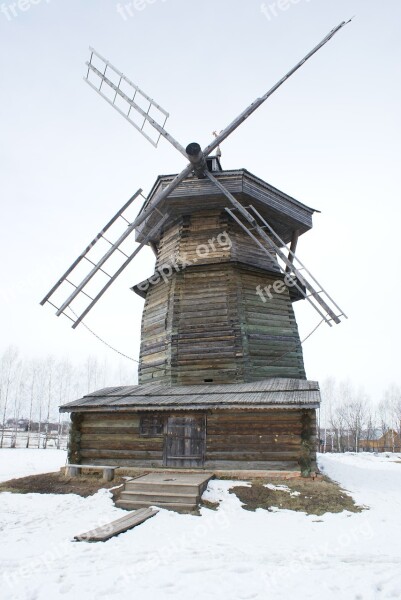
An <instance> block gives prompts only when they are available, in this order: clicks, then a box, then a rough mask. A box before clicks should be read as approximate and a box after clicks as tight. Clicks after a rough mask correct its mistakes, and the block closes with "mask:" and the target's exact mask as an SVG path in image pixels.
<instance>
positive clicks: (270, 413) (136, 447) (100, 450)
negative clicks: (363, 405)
mask: <svg viewBox="0 0 401 600" xmlns="http://www.w3.org/2000/svg"><path fill="white" fill-rule="evenodd" d="M319 401H320V393H319V387H318V384H317V383H316V382H311V381H306V380H301V379H279V378H277V379H275V378H272V379H268V380H262V381H257V382H250V383H242V384H231V385H230V384H226V385H213V384H209V385H195V386H176V387H172V386H163V385H161V384H142V385H138V386H130V387H128V386H127V387H122V388H111V389H110V388H109V389H106V390H99V391H98V392H93V393H92V394H89V395H88V396H85V397H84V398H82V399H81V400H77V401H75V402H73V403H70V404H69V405H66V406H65V407H62V409H61V410H63V411H68V412H71V413H72V414H71V420H72V427H71V434H70V442H71V443H70V451H69V457H68V459H69V462H71V463H72V462H73V463H74V464H84V465H88V464H92V465H106V466H107V465H111V466H118V467H120V470H121V472H126V473H127V474H131V473H132V474H135V473H143V472H144V471H146V472H155V473H157V472H163V473H166V472H174V471H177V470H179V471H184V470H185V472H186V473H190V472H191V471H192V472H198V473H199V472H200V471H207V472H210V473H213V474H216V475H217V474H222V473H224V474H225V476H227V475H229V474H230V475H231V474H233V475H234V474H235V476H238V477H251V476H253V474H254V473H260V474H262V473H263V475H266V476H270V477H273V476H276V475H277V473H282V474H283V475H282V476H283V477H287V478H288V477H290V476H296V475H299V474H302V475H303V476H308V475H309V474H311V473H313V472H314V471H315V470H316V408H317V407H318V406H319Z"/></svg>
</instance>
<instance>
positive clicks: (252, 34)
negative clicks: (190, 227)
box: [0, 0, 401, 398]
mask: <svg viewBox="0 0 401 600" xmlns="http://www.w3.org/2000/svg"><path fill="white" fill-rule="evenodd" d="M125 4H126V6H127V8H124V5H125ZM264 6H265V8H264V9H263V10H264V12H262V4H261V2H260V0H203V1H202V2H200V1H198V2H195V1H192V0H153V1H151V0H144V1H143V2H141V1H139V0H136V2H132V1H131V2H126V3H124V2H123V3H122V4H121V5H119V4H118V3H117V4H116V3H115V2H114V1H112V0H96V1H95V0H89V1H85V2H82V1H78V0H68V2H67V1H66V0H36V1H35V3H33V2H31V1H30V0H20V2H19V3H17V2H15V3H12V2H8V1H6V2H4V3H0V8H1V12H0V44H1V52H0V68H1V98H0V101H1V112H0V119H1V222H0V244H1V257H2V263H1V264H2V270H1V274H2V278H1V279H2V283H1V289H0V335H1V338H0V339H1V347H0V350H3V349H4V348H5V347H7V346H8V345H9V344H10V343H13V344H16V345H17V346H19V347H20V348H21V350H22V351H23V352H24V353H25V354H26V355H27V356H34V355H39V356H44V355H46V354H49V353H50V354H54V355H56V356H59V357H62V356H65V355H66V356H69V357H71V358H72V359H73V360H79V359H80V358H83V357H85V356H87V355H88V354H91V355H95V356H99V357H100V358H103V357H104V356H105V354H107V353H108V352H109V351H108V350H106V349H105V348H104V347H103V346H102V345H101V344H100V342H99V341H98V340H96V338H94V337H93V336H91V335H90V334H89V333H88V332H87V331H86V330H85V329H84V328H83V327H82V326H79V327H78V328H77V329H76V330H75V331H74V330H72V329H71V327H70V325H71V324H70V323H69V321H68V320H67V319H65V318H63V317H60V318H56V317H55V316H54V314H53V312H52V309H51V308H50V307H47V308H42V307H40V306H39V301H40V300H41V298H42V297H43V296H44V294H45V293H46V292H47V291H48V289H49V288H50V287H51V286H52V285H53V283H54V282H55V281H56V280H57V278H58V277H59V276H60V275H61V274H62V273H63V272H64V270H65V269H66V268H67V266H68V265H69V264H70V263H71V262H72V261H73V260H74V258H75V257H76V255H77V254H78V253H79V252H80V251H81V250H82V249H83V248H84V247H85V246H86V244H87V243H88V242H89V241H90V240H91V239H92V237H93V236H94V235H95V234H96V233H97V232H98V231H99V230H100V229H101V228H102V227H103V225H104V224H105V223H106V221H108V219H109V218H110V217H111V216H112V215H113V214H114V213H115V212H116V211H117V210H118V209H119V208H120V206H122V205H123V204H124V203H125V202H126V200H127V199H128V198H129V197H130V196H131V195H132V194H133V192H134V191H135V190H136V189H138V188H139V187H142V188H143V190H144V191H145V193H147V192H148V191H149V189H150V187H151V186H152V184H153V182H154V180H155V178H156V177H157V175H158V174H166V173H175V172H179V171H181V170H182V168H183V167H184V166H185V160H184V159H183V157H182V156H181V155H180V154H179V153H178V152H177V151H176V150H175V149H174V148H172V147H171V146H170V145H169V144H168V143H167V142H165V141H164V140H162V141H161V143H160V145H159V147H158V149H157V150H156V149H154V148H153V147H152V146H151V145H150V144H149V143H148V142H147V141H146V140H145V139H144V138H142V136H140V134H139V133H137V132H136V131H135V129H134V128H133V127H131V126H130V125H129V124H128V123H127V122H126V121H125V120H124V119H123V118H122V117H121V116H120V115H118V114H117V113H116V112H115V111H114V110H113V109H112V108H111V107H110V106H109V105H108V104H107V103H106V102H104V101H103V100H102V99H101V98H100V97H99V96H98V95H97V94H95V93H94V92H93V91H92V90H91V89H90V88H89V86H87V85H85V84H84V82H83V80H82V76H83V75H84V74H85V67H84V62H85V61H86V60H87V59H88V57H89V52H88V46H89V45H91V46H93V47H95V48H96V49H97V50H98V51H99V52H100V53H101V54H103V55H104V56H105V57H107V58H108V60H110V61H111V62H112V63H114V64H115V65H116V66H117V67H118V68H119V69H120V70H122V71H123V72H124V73H125V74H126V75H127V76H128V77H130V78H131V79H133V80H134V81H135V82H136V83H137V84H138V85H140V86H141V87H142V88H143V89H144V90H145V91H146V92H147V93H148V94H149V95H151V96H152V97H153V98H155V99H156V101H157V102H159V103H160V104H161V105H162V106H163V107H165V108H166V109H167V110H168V111H169V112H170V114H171V117H170V119H169V120H168V122H167V129H168V131H169V132H170V133H171V134H172V135H173V136H175V137H176V138H177V139H178V140H179V141H180V142H181V143H182V144H183V145H186V144H187V143H189V142H191V141H198V142H199V143H201V145H202V146H205V145H206V144H207V143H208V142H209V141H210V140H211V137H212V131H213V130H214V129H223V128H224V127H225V126H226V125H227V124H228V123H229V122H230V121H231V120H232V119H233V118H234V117H235V116H236V115H237V114H238V113H240V112H241V111H242V110H243V109H244V108H245V107H246V106H247V105H248V104H249V103H250V102H251V101H253V100H254V99H255V98H256V97H258V96H259V95H261V94H263V93H264V92H265V91H266V90H267V89H269V88H270V87H271V86H272V85H273V84H274V83H275V82H276V80H278V79H279V78H280V77H281V76H282V75H283V74H284V73H285V72H287V71H288V70H289V68H291V67H292V66H293V65H294V64H295V63H296V62H297V61H298V60H299V59H300V58H302V57H303V56H304V55H305V54H306V53H307V52H308V51H309V50H310V49H311V48H312V47H313V46H314V45H316V44H317V43H318V42H319V41H320V40H321V39H322V38H323V37H324V36H325V35H326V34H327V33H328V31H329V30H331V29H332V28H333V27H334V26H336V25H337V24H338V23H339V22H341V21H342V20H346V19H348V18H350V17H352V16H353V15H356V18H355V20H354V21H353V22H352V23H351V24H350V25H348V26H347V27H346V28H345V29H343V30H342V31H341V32H340V33H339V34H338V35H337V36H336V37H335V38H334V39H333V40H332V41H331V42H330V43H329V44H328V45H327V46H326V47H325V48H324V49H323V50H322V51H320V52H319V54H318V55H316V56H315V57H314V58H313V59H312V60H311V61H310V62H309V63H307V65H306V66H304V67H303V68H302V69H301V70H300V71H299V72H298V73H297V74H296V75H295V76H294V77H293V78H292V79H291V80H290V81H289V82H288V83H287V84H286V85H285V86H284V87H282V88H281V89H280V90H279V91H278V92H277V93H276V94H275V95H274V96H273V97H272V98H271V99H270V100H269V101H268V102H267V103H266V104H264V105H263V106H262V108H260V109H259V110H258V111H257V113H255V115H253V116H252V117H251V118H250V119H249V120H248V121H247V122H246V123H245V124H244V125H243V126H241V128H240V129H239V130H238V131H237V132H235V133H234V134H233V135H232V136H230V138H229V139H228V140H227V141H226V142H225V143H224V144H223V146H222V151H223V157H222V162H223V168H225V169H237V168H246V169H248V170H249V171H251V172H252V173H254V174H255V175H257V176H259V177H261V178H262V179H264V180H266V181H268V182H269V183H271V184H272V185H274V186H276V187H278V188H279V189H282V190H283V191H284V192H287V193H288V194H290V195H292V196H294V197H295V198H297V199H298V200H300V201H302V202H304V203H305V204H307V205H309V206H312V207H314V208H316V209H318V210H320V211H321V214H316V215H315V216H314V229H313V230H312V231H311V232H309V233H308V234H306V235H304V236H303V237H302V238H301V240H300V243H299V247H298V252H299V255H300V257H301V258H302V259H303V261H304V262H305V263H306V264H307V266H308V267H309V268H310V270H311V271H312V272H313V273H314V275H316V276H317V277H318V279H320V280H321V281H322V283H323V284H324V286H325V287H326V288H327V289H328V291H329V292H330V294H331V295H332V296H333V297H334V298H335V300H336V301H337V302H338V303H339V304H340V305H341V306H342V308H343V309H344V310H345V311H346V312H347V314H348V316H349V320H348V321H346V322H344V323H342V324H341V325H339V326H335V327H333V328H331V329H330V328H329V327H328V326H326V325H322V326H321V327H320V328H319V330H318V331H317V332H316V333H315V334H314V336H312V337H311V338H310V339H309V340H308V341H307V342H306V343H305V346H304V354H305V362H306V369H307V375H308V377H309V379H318V380H323V379H324V378H325V377H327V376H328V375H333V376H336V377H338V378H347V377H349V378H351V379H352V380H353V381H354V382H355V384H356V385H364V386H365V388H366V390H367V391H368V393H370V395H371V396H372V397H373V398H380V395H381V393H382V390H383V389H384V388H385V387H386V386H387V385H388V384H389V383H391V382H396V383H401V376H400V364H399V363H400V351H399V339H401V325H400V319H399V316H398V307H399V302H400V297H401V285H400V280H399V272H400V268H399V262H398V261H399V258H400V249H399V248H400V243H399V238H400V233H399V228H400V225H399V220H400V191H399V189H400V186H399V177H400V106H401V85H400V62H401V35H400V24H401V3H400V2H399V0H385V1H384V2H380V3H379V2H374V1H373V0H325V1H324V2H323V1H322V0H298V1H296V0H292V1H291V0H288V2H285V1H284V0H281V2H280V1H277V2H274V1H273V0H267V2H266V3H265V5H264ZM121 7H122V8H121ZM152 257H153V255H152V252H151V251H150V250H148V249H145V250H144V251H143V252H142V253H141V254H140V255H139V258H138V260H137V261H136V262H134V263H133V264H132V265H131V267H130V268H129V269H127V271H126V272H125V273H124V274H123V276H121V278H120V279H119V280H118V281H117V282H116V283H115V284H114V286H113V287H112V288H111V289H110V291H109V293H108V294H107V295H106V296H105V297H104V299H103V300H102V301H101V302H100V303H99V305H98V306H97V307H96V308H95V309H94V310H93V312H92V313H91V314H90V316H89V317H88V318H87V321H86V322H87V324H88V325H89V326H90V327H92V328H93V329H94V330H95V331H96V333H97V334H98V335H100V336H101V337H103V338H105V339H106V340H107V341H108V342H109V343H110V344H112V345H113V346H116V347H117V348H118V349H119V350H121V351H122V352H124V353H126V354H128V355H130V356H133V357H135V358H138V353H139V340H140V320H141V312H142V307H143V301H142V300H141V299H140V298H138V297H137V296H136V295H135V294H134V293H133V292H131V291H130V290H129V287H130V286H131V285H133V284H134V283H137V282H139V281H141V280H143V279H144V278H145V277H147V276H149V275H150V274H152V272H153V270H152V269H153V258H152ZM306 304H307V303H306V302H303V303H298V304H297V305H296V312H297V318H298V323H299V327H300V331H301V336H302V337H304V336H306V335H307V334H308V333H309V332H310V331H311V329H312V328H313V327H314V326H315V325H316V324H317V323H318V321H319V317H318V315H317V314H316V313H314V312H313V311H312V310H311V309H310V307H308V306H307V305H306ZM107 356H108V358H109V359H110V361H113V360H114V354H113V353H112V352H110V354H107ZM134 380H135V373H134V372H133V381H134Z"/></svg>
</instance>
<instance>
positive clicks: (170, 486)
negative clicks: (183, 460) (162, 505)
mask: <svg viewBox="0 0 401 600" xmlns="http://www.w3.org/2000/svg"><path fill="white" fill-rule="evenodd" d="M201 487H202V486H200V485H197V484H183V483H179V482H178V483H175V482H171V483H170V482H168V483H151V482H146V481H140V480H138V481H127V483H126V484H125V490H126V491H130V492H131V491H132V492H138V493H139V492H143V493H153V494H164V493H170V492H171V493H174V494H180V495H181V494H191V495H193V496H200V495H201V494H202V492H203V490H202V489H201Z"/></svg>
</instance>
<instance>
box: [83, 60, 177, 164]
mask: <svg viewBox="0 0 401 600" xmlns="http://www.w3.org/2000/svg"><path fill="white" fill-rule="evenodd" d="M89 50H90V52H91V55H90V59H89V61H87V62H86V63H85V64H86V66H87V67H88V71H87V74H86V77H84V81H86V83H87V84H88V85H90V86H91V88H92V89H94V90H95V92H97V93H98V94H100V96H102V98H104V99H105V100H106V102H108V103H109V104H111V106H112V107H113V108H115V109H116V111H117V112H119V113H120V115H122V116H123V117H124V118H125V119H127V121H128V122H129V123H131V125H133V127H135V129H136V130H137V131H139V133H141V134H142V135H143V136H144V137H145V138H146V139H147V140H148V142H150V143H151V144H152V146H154V147H155V148H157V145H158V143H159V141H160V138H161V137H162V136H163V137H164V138H165V139H167V140H168V141H169V142H170V143H171V144H172V145H173V146H174V147H175V148H176V149H177V150H178V151H179V152H181V154H183V155H184V156H185V157H187V154H186V152H185V148H184V147H183V146H181V144H179V143H178V142H177V140H175V139H174V138H173V137H172V136H171V135H170V134H169V133H168V132H167V131H166V130H165V128H164V127H165V124H166V122H167V119H168V117H169V116H170V115H169V113H168V112H167V111H166V110H165V109H164V108H162V107H161V106H160V104H158V103H157V102H155V100H153V98H151V97H150V96H148V95H147V94H146V93H145V92H144V91H142V90H141V89H140V88H139V87H138V86H137V85H136V84H135V83H133V82H132V81H131V80H130V79H128V77H126V76H125V75H124V73H121V71H119V70H118V69H117V68H116V67H115V66H113V65H112V64H111V62H109V61H108V60H107V59H105V58H103V56H102V55H101V54H99V53H98V52H96V50H95V49H94V48H89ZM94 60H96V61H97V62H98V63H99V64H98V66H96V65H95V64H94ZM100 69H103V72H102V71H101V70H100ZM91 75H92V76H93V77H94V78H95V81H96V82H97V84H98V85H95V83H94V82H93V81H91V80H90V76H91ZM113 78H114V80H115V81H113ZM152 114H153V115H154V116H155V118H153V116H152ZM135 119H136V120H135ZM145 127H148V131H149V133H147V131H145ZM150 132H156V134H155V135H156V137H155V138H152V137H151V135H150Z"/></svg>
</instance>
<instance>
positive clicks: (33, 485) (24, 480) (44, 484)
mask: <svg viewBox="0 0 401 600" xmlns="http://www.w3.org/2000/svg"><path fill="white" fill-rule="evenodd" d="M124 481H125V479H123V478H122V477H116V478H115V479H114V480H113V481H103V479H102V475H101V474H100V473H93V474H88V475H86V474H85V475H80V476H79V477H66V476H65V475H64V474H63V473H61V472H59V471H57V472H56V473H43V474H40V475H30V476H29V477H21V478H19V479H10V481H4V482H3V483H0V492H13V493H15V494H29V493H35V494H78V496H82V497H83V498H86V497H87V496H92V495H93V494H96V492H97V491H98V490H100V489H102V488H106V489H108V488H112V487H115V486H119V485H121V486H122V485H123V483H124ZM115 492H116V495H117V494H118V492H119V490H115V491H114V490H113V496H114V494H115Z"/></svg>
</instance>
